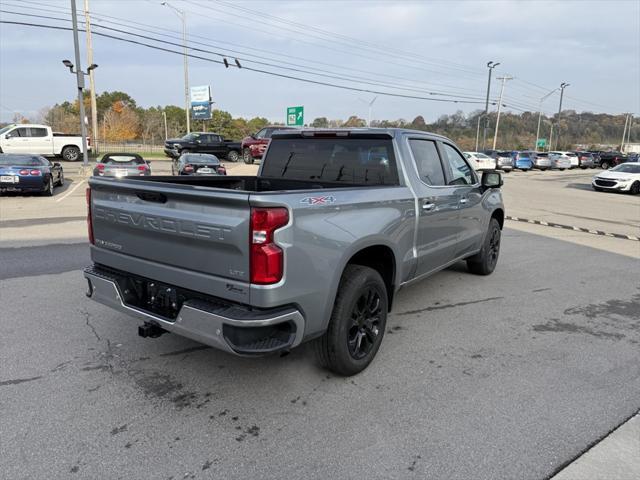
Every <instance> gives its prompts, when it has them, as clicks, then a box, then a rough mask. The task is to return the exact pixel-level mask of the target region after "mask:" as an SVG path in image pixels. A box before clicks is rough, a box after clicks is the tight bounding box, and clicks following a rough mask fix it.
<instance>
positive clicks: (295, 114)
mask: <svg viewBox="0 0 640 480" xmlns="http://www.w3.org/2000/svg"><path fill="white" fill-rule="evenodd" d="M287 125H288V126H289V127H302V126H304V107H289V108H287Z"/></svg>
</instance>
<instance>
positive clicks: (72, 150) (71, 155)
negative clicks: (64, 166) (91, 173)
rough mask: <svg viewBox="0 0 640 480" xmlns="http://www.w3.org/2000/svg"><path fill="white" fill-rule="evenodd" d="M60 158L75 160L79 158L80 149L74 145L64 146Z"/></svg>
mask: <svg viewBox="0 0 640 480" xmlns="http://www.w3.org/2000/svg"><path fill="white" fill-rule="evenodd" d="M62 158H64V159H65V160H67V161H69V162H75V161H76V160H79V159H80V149H79V148H78V147H74V146H69V147H64V148H63V149H62Z"/></svg>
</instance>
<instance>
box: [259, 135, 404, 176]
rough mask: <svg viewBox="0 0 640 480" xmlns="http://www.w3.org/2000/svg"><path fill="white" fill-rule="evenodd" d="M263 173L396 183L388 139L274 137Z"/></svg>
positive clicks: (263, 174) (395, 171)
mask: <svg viewBox="0 0 640 480" xmlns="http://www.w3.org/2000/svg"><path fill="white" fill-rule="evenodd" d="M262 176H264V177H277V178H290V179H299V180H324V181H327V182H345V183H357V184H366V185H397V184H398V170H397V167H396V159H395V156H394V154H393V144H392V142H391V139H387V138H385V139H377V138H335V137H331V138H317V137H312V138H298V137H294V138H281V137H275V138H274V139H273V140H272V141H271V145H270V146H269V150H268V154H267V158H266V159H265V161H264V163H263V170H262Z"/></svg>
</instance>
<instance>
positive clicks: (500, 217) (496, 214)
mask: <svg viewBox="0 0 640 480" xmlns="http://www.w3.org/2000/svg"><path fill="white" fill-rule="evenodd" d="M491 218H495V219H496V220H497V221H498V224H500V230H502V228H503V227H504V210H503V209H502V208H496V209H495V210H494V211H493V212H492V213H491Z"/></svg>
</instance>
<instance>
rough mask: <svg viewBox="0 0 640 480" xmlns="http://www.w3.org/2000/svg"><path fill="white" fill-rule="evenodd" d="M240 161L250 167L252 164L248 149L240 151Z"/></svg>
mask: <svg viewBox="0 0 640 480" xmlns="http://www.w3.org/2000/svg"><path fill="white" fill-rule="evenodd" d="M242 160H244V163H246V164H247V165H251V164H252V163H253V157H252V156H251V151H250V150H249V149H248V148H245V149H244V150H242Z"/></svg>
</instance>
